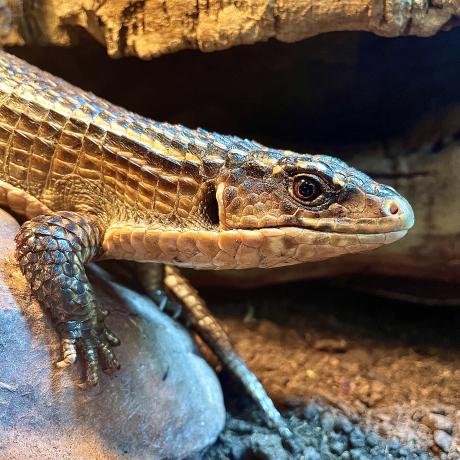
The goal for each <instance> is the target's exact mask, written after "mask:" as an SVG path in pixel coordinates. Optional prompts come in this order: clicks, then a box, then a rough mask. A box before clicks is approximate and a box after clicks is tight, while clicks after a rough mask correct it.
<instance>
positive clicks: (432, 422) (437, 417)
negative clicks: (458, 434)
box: [421, 413, 453, 434]
mask: <svg viewBox="0 0 460 460" xmlns="http://www.w3.org/2000/svg"><path fill="white" fill-rule="evenodd" d="M421 421H422V423H423V424H424V425H426V426H427V427H429V428H431V429H432V430H443V431H445V432H446V433H449V434H452V428H453V423H452V422H451V421H450V420H449V419H448V418H447V417H446V416H445V415H441V414H434V413H429V414H428V415H425V417H423V418H422V420H421Z"/></svg>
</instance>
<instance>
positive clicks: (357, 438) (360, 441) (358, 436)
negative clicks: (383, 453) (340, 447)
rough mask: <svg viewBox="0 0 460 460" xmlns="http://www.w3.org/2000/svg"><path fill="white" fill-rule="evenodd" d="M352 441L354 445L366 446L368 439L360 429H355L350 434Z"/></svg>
mask: <svg viewBox="0 0 460 460" xmlns="http://www.w3.org/2000/svg"><path fill="white" fill-rule="evenodd" d="M350 443H351V445H352V446H353V447H364V446H365V444H366V440H365V438H364V434H363V432H362V431H361V430H359V429H357V428H356V429H354V430H353V431H352V432H351V434H350Z"/></svg>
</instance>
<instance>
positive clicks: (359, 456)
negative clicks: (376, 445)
mask: <svg viewBox="0 0 460 460" xmlns="http://www.w3.org/2000/svg"><path fill="white" fill-rule="evenodd" d="M350 454H351V458H352V459H353V460H369V457H368V456H367V455H366V454H365V453H364V452H363V451H362V450H361V449H351V450H350Z"/></svg>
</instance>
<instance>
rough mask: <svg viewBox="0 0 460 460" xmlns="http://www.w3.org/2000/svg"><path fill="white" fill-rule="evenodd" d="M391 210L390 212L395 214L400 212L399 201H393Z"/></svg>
mask: <svg viewBox="0 0 460 460" xmlns="http://www.w3.org/2000/svg"><path fill="white" fill-rule="evenodd" d="M389 211H390V214H393V215H395V214H398V212H399V206H398V205H397V203H395V202H394V201H393V202H392V203H391V204H390V206H389Z"/></svg>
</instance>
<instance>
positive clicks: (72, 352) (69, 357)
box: [56, 339, 77, 368]
mask: <svg viewBox="0 0 460 460" xmlns="http://www.w3.org/2000/svg"><path fill="white" fill-rule="evenodd" d="M61 345H62V355H63V359H62V360H61V361H58V362H57V363H56V366H57V367H60V368H64V367H67V366H70V365H71V364H73V363H74V362H75V360H76V359H77V349H76V347H75V339H62V342H61Z"/></svg>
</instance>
